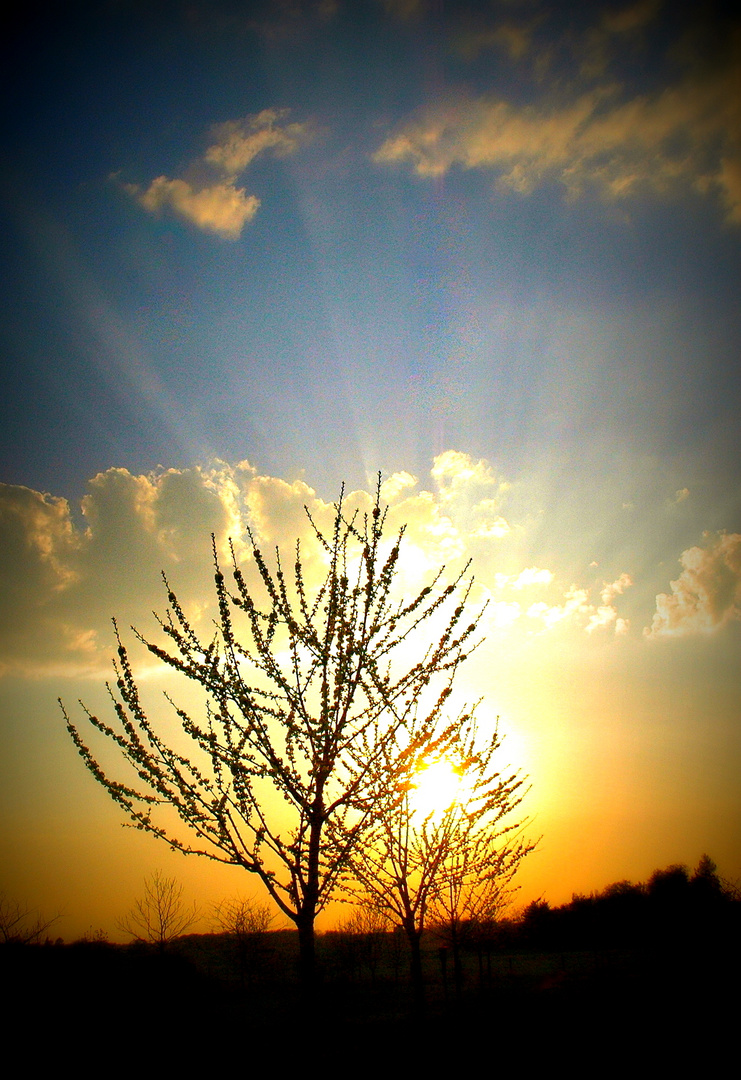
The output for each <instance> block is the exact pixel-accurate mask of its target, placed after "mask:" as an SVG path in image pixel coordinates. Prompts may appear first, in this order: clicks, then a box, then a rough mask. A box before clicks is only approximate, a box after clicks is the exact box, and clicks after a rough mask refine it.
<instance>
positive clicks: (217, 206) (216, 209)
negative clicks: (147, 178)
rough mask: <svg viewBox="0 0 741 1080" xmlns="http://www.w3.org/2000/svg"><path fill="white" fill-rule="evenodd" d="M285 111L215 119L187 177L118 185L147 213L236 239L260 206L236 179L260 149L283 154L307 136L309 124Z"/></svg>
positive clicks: (279, 154)
mask: <svg viewBox="0 0 741 1080" xmlns="http://www.w3.org/2000/svg"><path fill="white" fill-rule="evenodd" d="M288 111H289V110H288V109H282V110H277V109H263V110H262V112H259V113H257V114H256V115H254V116H246V117H244V118H243V119H241V120H229V121H227V122H226V123H224V124H219V125H217V126H216V127H215V128H214V129H213V131H212V133H211V135H212V139H213V140H214V141H213V142H212V143H211V145H210V146H209V147H208V148H207V150H206V153H205V155H204V157H203V159H202V160H201V161H197V162H194V163H193V165H192V166H191V168H190V170H189V175H188V178H183V177H174V178H172V179H171V178H170V177H167V176H158V177H156V178H155V179H154V180H152V182H151V184H150V185H149V187H147V188H146V189H144V190H142V188H141V187H140V186H139V185H138V184H124V185H123V186H124V190H126V191H128V193H129V194H130V195H133V196H134V198H135V199H136V200H137V202H139V204H140V205H141V206H143V207H144V209H145V210H148V211H149V212H150V213H160V212H161V211H162V210H165V209H167V210H171V211H172V212H173V213H174V214H175V215H176V216H177V217H179V218H181V219H182V220H183V221H189V222H190V223H191V224H192V225H195V226H196V228H198V229H202V230H203V231H204V232H210V233H214V234H215V235H216V236H220V237H222V238H223V239H225V240H237V239H238V238H239V237H240V236H241V234H242V229H243V228H244V226H245V225H246V224H247V223H248V222H249V221H252V219H253V218H254V216H255V214H256V213H257V211H258V209H259V208H260V199H259V198H258V197H257V196H256V195H248V194H247V192H246V189H245V188H243V187H237V186H236V181H237V178H238V177H239V176H240V175H241V174H242V173H243V172H244V171H245V170H246V169H247V167H248V166H249V165H250V164H251V162H252V161H253V160H254V159H255V158H256V157H258V156H259V155H260V154H263V153H265V152H266V151H272V152H273V153H274V154H275V155H276V156H278V157H284V156H286V155H287V154H291V153H294V152H295V151H296V150H297V149H298V148H299V147H300V146H301V145H304V144H305V143H307V142H309V141H310V140H311V138H313V135H314V129H313V127H312V125H310V124H297V123H292V124H281V123H280V121H283V120H285V118H286V117H287V115H288ZM193 176H197V177H198V179H197V180H194V179H193ZM204 176H205V179H204Z"/></svg>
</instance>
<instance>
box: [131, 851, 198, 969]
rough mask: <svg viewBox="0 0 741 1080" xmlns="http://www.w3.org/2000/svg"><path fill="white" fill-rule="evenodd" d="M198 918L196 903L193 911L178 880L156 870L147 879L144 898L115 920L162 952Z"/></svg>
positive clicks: (134, 935) (138, 938)
mask: <svg viewBox="0 0 741 1080" xmlns="http://www.w3.org/2000/svg"><path fill="white" fill-rule="evenodd" d="M199 917H200V912H199V911H198V908H197V906H196V905H195V904H193V907H192V908H190V907H186V906H185V904H184V903H183V886H182V885H180V884H179V882H177V881H176V880H175V878H172V877H166V876H165V875H164V874H163V873H162V871H161V870H155V871H154V873H153V874H152V875H151V877H148V878H145V879H144V895H143V896H141V897H139V899H137V900H136V901H135V902H134V906H133V908H131V910H130V911H129V912H128V914H127V915H124V916H123V917H122V918H120V919H117V920H116V926H117V927H118V929H119V930H123V932H124V933H125V934H130V935H131V937H132V938H134V940H136V941H142V942H147V944H149V945H156V946H157V948H158V949H159V950H160V951H163V950H164V949H165V948H166V947H167V946H168V945H169V943H170V942H171V941H173V940H174V939H175V938H178V937H181V936H182V935H183V934H184V933H185V932H186V930H189V929H190V928H191V926H193V924H194V923H195V922H197V921H198V919H199Z"/></svg>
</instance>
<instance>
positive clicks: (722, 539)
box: [644, 532, 741, 638]
mask: <svg viewBox="0 0 741 1080" xmlns="http://www.w3.org/2000/svg"><path fill="white" fill-rule="evenodd" d="M703 539H704V541H705V544H704V546H703V547H700V546H698V547H692V548H688V550H687V551H684V552H682V554H681V556H680V558H679V562H680V564H681V566H682V573H681V574H680V575H679V577H678V578H677V580H676V581H672V582H670V585H671V593H659V595H658V596H657V597H656V613H655V614H654V617H653V620H652V622H651V626H650V627H647V628H646V629H645V630H644V634H645V635H646V636H647V637H649V638H663V637H684V636H687V635H690V634H710V633H714V632H716V631H718V630H720V629H722V627H724V626H726V625H727V624H728V623H729V622H732V621H734V620H738V619H741V533H725V532H720V533H705V534H704V535H703Z"/></svg>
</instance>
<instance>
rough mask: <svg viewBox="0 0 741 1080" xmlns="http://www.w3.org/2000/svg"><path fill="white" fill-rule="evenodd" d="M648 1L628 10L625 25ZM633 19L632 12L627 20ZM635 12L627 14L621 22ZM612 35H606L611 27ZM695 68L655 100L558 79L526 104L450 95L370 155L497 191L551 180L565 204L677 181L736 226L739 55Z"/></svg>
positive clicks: (740, 205) (607, 82)
mask: <svg viewBox="0 0 741 1080" xmlns="http://www.w3.org/2000/svg"><path fill="white" fill-rule="evenodd" d="M651 10H652V6H651V5H650V4H645V5H641V4H639V5H636V7H635V9H626V11H625V12H623V15H624V21H626V20H627V21H626V27H625V29H628V28H629V24H631V25H632V24H633V23H635V25H639V24H640V18H644V19H648V18H649V17H650V14H651ZM631 12H632V14H631ZM629 15H630V18H628V16H629ZM617 29H619V27H617V28H616V29H613V32H617ZM740 52H741V50H740V49H738V48H736V49H735V51H732V56H731V58H730V60H726V61H724V63H722V64H719V65H718V66H717V68H716V69H714V70H713V71H712V72H711V73H707V72H705V71H703V72H702V73H701V74H698V73H697V72H695V71H693V72H691V73H690V74H688V75H687V76H686V77H685V78H684V79H683V80H679V81H677V82H676V83H675V84H673V85H669V86H667V87H666V88H665V89H663V90H662V91H659V92H655V93H644V94H632V95H631V94H630V93H629V92H628V91H626V89H625V88H624V87H623V86H622V85H621V84H620V83H619V82H618V81H617V80H616V79H604V80H603V81H602V82H601V83H599V84H598V85H593V86H590V87H589V88H588V89H585V90H582V91H581V92H579V91H576V90H575V89H574V88H573V86H572V85H571V84H568V85H567V86H566V87H565V88H564V86H563V85H561V84H559V83H554V86H553V92H552V93H550V94H544V93H543V91H542V89H541V90H540V91H539V99H536V100H535V101H534V102H533V103H530V104H525V105H522V104H519V103H518V104H515V103H513V102H510V101H508V100H507V99H505V98H504V97H495V96H488V97H477V98H473V97H469V96H464V95H461V96H458V97H449V98H448V99H447V100H443V101H436V102H435V103H434V104H432V105H430V106H429V107H427V108H423V109H422V110H421V111H419V112H418V113H417V114H416V115H415V116H413V117H411V118H409V119H408V120H406V121H405V122H403V123H402V124H401V125H400V126H399V128H398V129H397V130H396V132H395V133H393V134H392V135H390V136H389V137H388V138H387V139H386V140H385V141H384V142H383V144H382V145H381V146H380V147H379V149H378V150H377V151H376V153H375V154H374V155H373V160H374V161H375V163H376V164H379V165H391V164H408V165H411V167H412V168H413V170H414V171H415V172H416V173H417V175H418V176H420V177H425V178H433V177H438V176H442V175H444V174H445V173H447V172H448V171H449V170H450V169H452V168H454V167H456V166H457V167H460V168H463V169H481V170H485V171H486V172H488V173H491V174H492V175H493V176H494V177H495V180H496V184H497V186H498V187H499V188H500V189H502V190H509V191H514V192H517V193H518V194H520V195H528V194H530V193H531V192H533V191H534V190H535V189H536V188H538V187H539V186H541V185H542V184H544V183H546V182H552V181H556V182H558V183H560V184H562V185H563V187H564V188H565V189H566V191H567V193H568V194H569V196H570V197H577V196H579V195H581V194H583V192H584V191H585V190H586V189H588V188H592V189H594V190H596V191H597V192H599V193H600V194H601V195H602V196H603V197H605V198H607V199H612V200H619V199H625V198H628V197H630V196H632V195H635V194H636V193H639V192H641V191H646V190H650V191H653V192H655V193H663V192H666V191H668V190H670V189H671V188H673V187H676V186H677V185H680V184H682V185H685V186H687V185H689V186H690V187H692V188H694V189H695V190H697V191H699V192H704V193H715V194H717V195H718V197H719V198H720V200H721V202H722V203H723V205H724V206H725V208H726V211H727V220H728V221H730V222H736V223H738V222H739V221H741V56H740V55H739V53H740Z"/></svg>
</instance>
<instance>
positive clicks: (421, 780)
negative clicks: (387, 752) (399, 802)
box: [410, 758, 463, 817]
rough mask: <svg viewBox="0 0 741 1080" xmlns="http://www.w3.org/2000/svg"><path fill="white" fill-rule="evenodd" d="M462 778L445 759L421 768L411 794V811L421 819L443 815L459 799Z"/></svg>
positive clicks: (439, 759)
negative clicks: (433, 815) (438, 814)
mask: <svg viewBox="0 0 741 1080" xmlns="http://www.w3.org/2000/svg"><path fill="white" fill-rule="evenodd" d="M462 785H463V777H462V776H461V774H460V772H459V771H458V769H456V768H455V766H454V765H452V764H451V763H450V762H449V761H447V760H446V759H445V758H438V759H437V761H431V762H430V763H429V764H426V765H423V766H421V767H420V768H419V769H418V770H417V775H416V778H415V781H414V785H413V791H412V794H411V799H410V801H411V805H412V809H413V810H414V811H416V812H417V813H418V814H421V815H422V816H423V817H428V816H429V815H430V814H435V813H444V811H445V810H447V809H448V808H449V807H450V806H452V805H453V803H454V802H456V801H458V800H459V799H460V797H461V789H462Z"/></svg>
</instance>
